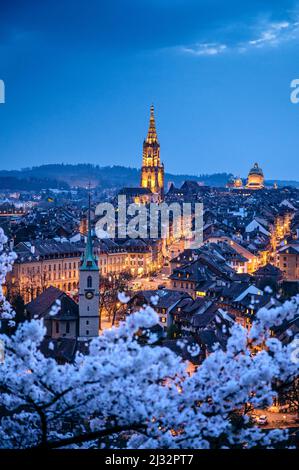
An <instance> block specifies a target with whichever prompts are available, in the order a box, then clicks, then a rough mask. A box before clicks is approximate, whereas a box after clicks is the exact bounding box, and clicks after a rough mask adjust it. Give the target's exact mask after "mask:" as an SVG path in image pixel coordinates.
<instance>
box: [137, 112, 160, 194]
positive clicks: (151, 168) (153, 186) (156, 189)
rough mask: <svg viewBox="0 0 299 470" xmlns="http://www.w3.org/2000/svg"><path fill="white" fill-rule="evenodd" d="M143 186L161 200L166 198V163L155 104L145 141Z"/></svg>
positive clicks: (142, 169) (142, 173)
mask: <svg viewBox="0 0 299 470" xmlns="http://www.w3.org/2000/svg"><path fill="white" fill-rule="evenodd" d="M141 187H142V188H147V189H150V190H151V192H152V193H153V194H155V195H157V200H158V201H159V202H160V201H162V200H163V198H164V165H163V163H161V160H160V144H159V142H158V136H157V131H156V123H155V116H154V106H153V105H152V106H151V115H150V123H149V129H148V133H147V137H146V139H145V141H144V142H143V156H142V168H141Z"/></svg>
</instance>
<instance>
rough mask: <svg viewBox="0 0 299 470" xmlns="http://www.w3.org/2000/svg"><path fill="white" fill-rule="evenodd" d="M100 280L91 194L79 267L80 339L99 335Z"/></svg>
mask: <svg viewBox="0 0 299 470" xmlns="http://www.w3.org/2000/svg"><path fill="white" fill-rule="evenodd" d="M99 281H100V274H99V267H98V263H97V259H96V257H95V256H94V255H93V249H92V237H91V224H90V196H89V211H88V231H87V243H86V247H85V252H84V255H83V258H82V261H81V266H80V269H79V337H78V339H79V340H86V339H89V338H94V337H96V336H98V335H99Z"/></svg>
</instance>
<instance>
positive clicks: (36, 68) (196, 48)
mask: <svg viewBox="0 0 299 470" xmlns="http://www.w3.org/2000/svg"><path fill="white" fill-rule="evenodd" d="M298 45H299V0H297V1H292V0H279V1H275V0H273V1H271V0H248V1H245V0H242V1H240V0H227V1H220V0H106V1H104V0H88V1H87V0H84V1H83V0H59V1H53V0H43V1H37V0H26V1H24V0H1V2H0V79H3V80H4V81H5V85H6V103H5V104H4V105H2V104H1V105H0V168H1V169H14V168H23V167H25V166H31V165H39V164H42V163H55V162H65V163H79V162H91V163H96V164H99V165H111V164H123V165H126V166H135V167H136V166H140V164H141V152H142V141H143V138H144V137H145V134H146V131H147V125H148V117H149V107H150V104H151V103H154V105H155V112H156V121H157V128H158V134H159V139H160V143H161V156H162V160H163V161H164V164H165V168H166V170H167V171H170V172H174V173H182V172H184V173H193V174H200V173H212V172H222V171H227V172H232V173H234V174H236V175H241V176H245V175H246V174H247V172H248V169H249V168H250V167H251V166H252V164H253V163H254V162H255V161H257V162H258V163H259V164H260V165H261V166H262V168H263V169H264V172H265V175H266V177H267V178H273V179H274V178H281V179H282V178H285V179H296V178H297V179H299V163H298V162H299V158H298V148H299V146H298V140H299V104H298V105H294V104H292V103H291V102H290V91H291V89H290V83H291V81H292V80H293V79H295V78H299V48H298Z"/></svg>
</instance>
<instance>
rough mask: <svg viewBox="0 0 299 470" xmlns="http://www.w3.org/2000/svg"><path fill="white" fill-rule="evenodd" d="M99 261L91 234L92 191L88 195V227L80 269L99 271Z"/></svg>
mask: <svg viewBox="0 0 299 470" xmlns="http://www.w3.org/2000/svg"><path fill="white" fill-rule="evenodd" d="M98 270H99V267H98V263H97V260H96V258H95V256H94V254H93V249H92V236H91V220H90V193H89V195H88V228H87V241H86V247H85V252H84V255H83V259H82V264H81V266H80V271H98Z"/></svg>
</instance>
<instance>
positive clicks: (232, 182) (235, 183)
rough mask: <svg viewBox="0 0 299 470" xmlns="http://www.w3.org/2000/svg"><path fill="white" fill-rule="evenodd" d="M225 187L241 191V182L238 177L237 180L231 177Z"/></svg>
mask: <svg viewBox="0 0 299 470" xmlns="http://www.w3.org/2000/svg"><path fill="white" fill-rule="evenodd" d="M226 187H227V188H230V189H242V188H243V181H242V179H241V178H240V177H239V176H238V177H237V178H234V177H233V176H231V177H230V179H229V181H228V182H227V183H226Z"/></svg>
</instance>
